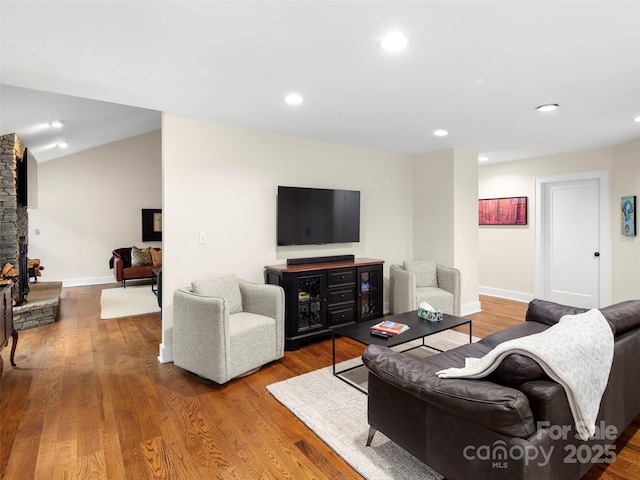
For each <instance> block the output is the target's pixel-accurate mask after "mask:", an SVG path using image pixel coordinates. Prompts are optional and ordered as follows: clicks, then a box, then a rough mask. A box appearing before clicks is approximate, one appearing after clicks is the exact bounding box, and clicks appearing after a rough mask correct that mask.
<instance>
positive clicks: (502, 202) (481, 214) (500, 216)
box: [478, 197, 527, 225]
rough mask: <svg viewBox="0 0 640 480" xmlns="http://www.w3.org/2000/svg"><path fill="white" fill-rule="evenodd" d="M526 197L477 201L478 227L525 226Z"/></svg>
mask: <svg viewBox="0 0 640 480" xmlns="http://www.w3.org/2000/svg"><path fill="white" fill-rule="evenodd" d="M526 224H527V197H507V198H483V199H480V200H478V225H526Z"/></svg>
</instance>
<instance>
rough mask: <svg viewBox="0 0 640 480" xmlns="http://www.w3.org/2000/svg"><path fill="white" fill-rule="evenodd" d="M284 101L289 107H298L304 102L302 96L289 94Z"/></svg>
mask: <svg viewBox="0 0 640 480" xmlns="http://www.w3.org/2000/svg"><path fill="white" fill-rule="evenodd" d="M284 101H285V102H287V103H288V104H289V105H300V104H301V103H302V102H304V98H302V96H301V95H299V94H297V93H290V94H289V95H287V96H286V97H284Z"/></svg>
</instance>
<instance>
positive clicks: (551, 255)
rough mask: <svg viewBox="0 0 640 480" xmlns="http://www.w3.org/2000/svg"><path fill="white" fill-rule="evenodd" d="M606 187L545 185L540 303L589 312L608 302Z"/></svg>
mask: <svg viewBox="0 0 640 480" xmlns="http://www.w3.org/2000/svg"><path fill="white" fill-rule="evenodd" d="M603 183H604V182H603V181H602V178H584V179H570V180H558V181H547V182H543V183H541V184H540V189H539V190H538V194H539V195H540V196H541V202H540V203H539V210H540V211H539V213H540V215H539V222H538V223H537V225H538V227H537V228H539V229H540V235H537V236H536V238H537V239H538V238H539V245H537V247H536V248H537V250H539V253H540V254H539V256H538V259H537V262H538V265H537V270H538V272H539V275H538V276H539V279H538V280H537V281H536V283H537V284H538V290H539V291H538V292H537V294H536V296H538V297H539V298H544V299H545V300H550V301H552V302H557V303H561V304H564V305H573V306H579V307H585V308H594V307H599V306H600V305H601V303H602V302H606V301H607V300H608V299H607V298H606V297H607V292H608V288H607V285H606V284H607V283H608V281H607V278H608V277H607V265H608V256H609V255H608V252H609V249H608V243H607V241H606V238H607V237H606V231H607V228H608V227H607V225H608V217H607V214H606V212H607V208H608V186H607V187H606V188H605V189H604V190H605V191H604V192H603ZM607 185H608V184H607ZM605 194H606V195H605ZM534 293H536V292H534Z"/></svg>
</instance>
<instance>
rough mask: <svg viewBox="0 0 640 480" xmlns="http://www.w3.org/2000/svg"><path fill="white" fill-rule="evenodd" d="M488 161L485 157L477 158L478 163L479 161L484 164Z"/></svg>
mask: <svg viewBox="0 0 640 480" xmlns="http://www.w3.org/2000/svg"><path fill="white" fill-rule="evenodd" d="M488 160H489V159H488V158H487V157H478V161H479V162H486V161H488Z"/></svg>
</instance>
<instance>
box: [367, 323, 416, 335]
mask: <svg viewBox="0 0 640 480" xmlns="http://www.w3.org/2000/svg"><path fill="white" fill-rule="evenodd" d="M371 330H376V331H378V332H385V333H390V334H391V335H398V334H400V333H402V332H406V331H407V330H409V325H405V324H404V323H398V322H392V321H391V320H385V321H383V322H380V323H376V324H375V325H373V326H372V327H371Z"/></svg>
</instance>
